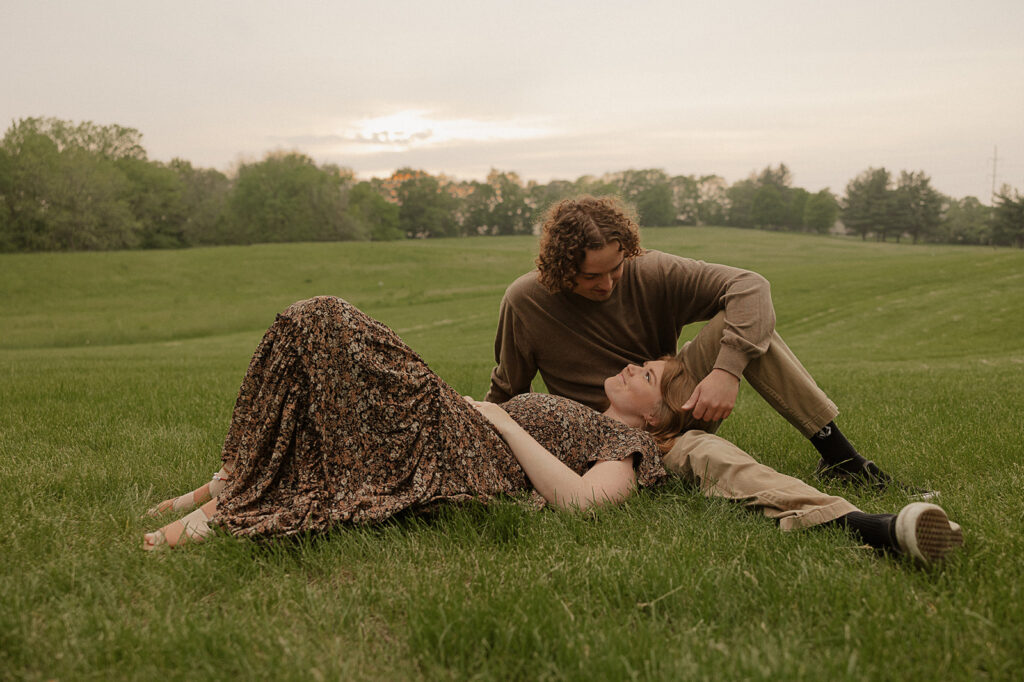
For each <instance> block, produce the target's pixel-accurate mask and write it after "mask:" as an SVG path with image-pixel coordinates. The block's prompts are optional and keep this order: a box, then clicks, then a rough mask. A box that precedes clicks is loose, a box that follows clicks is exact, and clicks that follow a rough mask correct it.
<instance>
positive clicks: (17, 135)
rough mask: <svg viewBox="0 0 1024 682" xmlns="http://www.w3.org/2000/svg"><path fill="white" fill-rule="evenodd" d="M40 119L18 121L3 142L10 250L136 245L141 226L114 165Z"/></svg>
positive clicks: (125, 184) (122, 177)
mask: <svg viewBox="0 0 1024 682" xmlns="http://www.w3.org/2000/svg"><path fill="white" fill-rule="evenodd" d="M38 121H39V119H28V120H27V122H26V121H24V120H23V121H20V122H18V123H15V124H14V125H13V126H12V127H11V128H10V129H9V130H8V131H7V133H6V134H5V135H4V139H3V142H2V143H0V146H2V147H3V148H4V151H5V152H6V154H7V162H6V163H7V169H6V171H5V173H6V176H7V177H6V180H5V182H6V184H7V189H6V190H5V196H6V198H5V200H4V203H5V204H6V214H7V228H6V230H5V232H6V236H5V237H4V241H5V243H6V246H5V248H11V249H12V250H19V251H43V250H65V249H72V250H86V249H123V248H132V247H135V246H137V245H138V235H137V225H136V222H135V220H134V218H133V216H132V212H131V209H130V207H129V205H128V203H127V201H126V195H127V193H128V188H129V183H128V182H127V181H126V179H125V177H124V174H123V173H122V172H121V171H120V170H119V169H118V168H117V167H116V165H115V163H114V161H112V160H111V159H109V158H106V157H101V156H99V155H98V154H96V153H95V152H93V151H90V150H88V149H86V148H84V147H82V146H80V145H76V144H67V143H66V142H64V143H61V144H58V142H57V141H55V140H54V139H53V138H52V137H50V135H49V134H48V133H47V132H45V131H41V130H40V126H39V125H38ZM62 145H63V146H62Z"/></svg>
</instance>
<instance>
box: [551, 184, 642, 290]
mask: <svg viewBox="0 0 1024 682" xmlns="http://www.w3.org/2000/svg"><path fill="white" fill-rule="evenodd" d="M611 242H618V243H619V246H621V247H622V252H623V254H622V255H623V257H625V258H633V257H634V256H637V255H639V254H640V229H639V228H638V227H637V224H636V221H635V220H633V218H632V216H631V215H630V214H629V212H628V210H627V209H626V207H625V206H623V205H622V204H621V203H620V202H619V200H618V199H616V198H614V197H607V196H606V197H592V196H583V197H578V198H576V199H563V200H562V201H560V202H558V203H557V204H555V205H554V206H552V207H551V208H550V209H549V210H548V213H547V217H546V219H545V220H544V227H543V228H542V230H541V235H540V253H539V254H538V255H537V270H538V272H539V277H538V280H539V281H540V283H541V284H542V285H543V286H544V287H545V288H546V289H547V290H548V291H550V292H551V293H558V292H566V291H572V290H573V288H574V287H575V286H576V275H578V274H579V271H580V266H581V265H583V259H584V258H585V257H586V251H587V249H600V248H602V247H604V246H607V245H608V244H610V243H611Z"/></svg>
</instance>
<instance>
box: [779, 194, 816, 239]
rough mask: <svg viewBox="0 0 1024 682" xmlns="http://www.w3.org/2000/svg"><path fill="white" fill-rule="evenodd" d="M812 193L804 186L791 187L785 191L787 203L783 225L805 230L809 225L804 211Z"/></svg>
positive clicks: (791, 228) (784, 195)
mask: <svg viewBox="0 0 1024 682" xmlns="http://www.w3.org/2000/svg"><path fill="white" fill-rule="evenodd" d="M810 197H811V193H810V192H808V191H807V190H805V189H804V188H803V187H790V188H789V189H788V190H786V191H785V192H784V193H783V199H784V201H785V203H786V217H785V218H784V220H783V221H782V222H783V225H785V226H786V227H787V228H789V229H790V230H803V229H805V228H806V227H807V224H806V223H805V222H804V213H805V212H806V211H807V201H808V200H809V199H810Z"/></svg>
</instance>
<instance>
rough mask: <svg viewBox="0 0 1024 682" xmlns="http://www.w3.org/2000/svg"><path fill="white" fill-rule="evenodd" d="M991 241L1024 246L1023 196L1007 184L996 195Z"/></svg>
mask: <svg viewBox="0 0 1024 682" xmlns="http://www.w3.org/2000/svg"><path fill="white" fill-rule="evenodd" d="M992 241H993V242H994V243H996V244H1001V245H1008V246H1016V247H1017V248H1024V196H1021V194H1020V193H1019V192H1018V191H1017V190H1013V189H1011V188H1010V186H1009V185H1003V187H1002V189H1001V190H1000V192H999V194H997V195H996V201H995V206H994V207H993V211H992Z"/></svg>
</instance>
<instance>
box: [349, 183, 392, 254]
mask: <svg viewBox="0 0 1024 682" xmlns="http://www.w3.org/2000/svg"><path fill="white" fill-rule="evenodd" d="M348 213H349V217H350V218H351V220H352V221H353V222H354V223H355V226H356V231H357V232H358V233H360V234H366V235H369V238H370V239H371V240H373V241H378V242H379V241H391V240H395V239H402V238H403V237H405V233H404V232H402V230H401V228H400V227H399V220H398V214H399V208H398V204H393V203H391V202H389V201H388V200H387V199H385V198H384V197H383V196H381V195H380V193H379V192H377V191H376V190H375V189H374V188H373V186H372V185H371V184H370V183H368V182H360V183H359V184H357V185H356V186H355V187H353V188H352V189H351V190H350V191H349V194H348Z"/></svg>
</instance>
